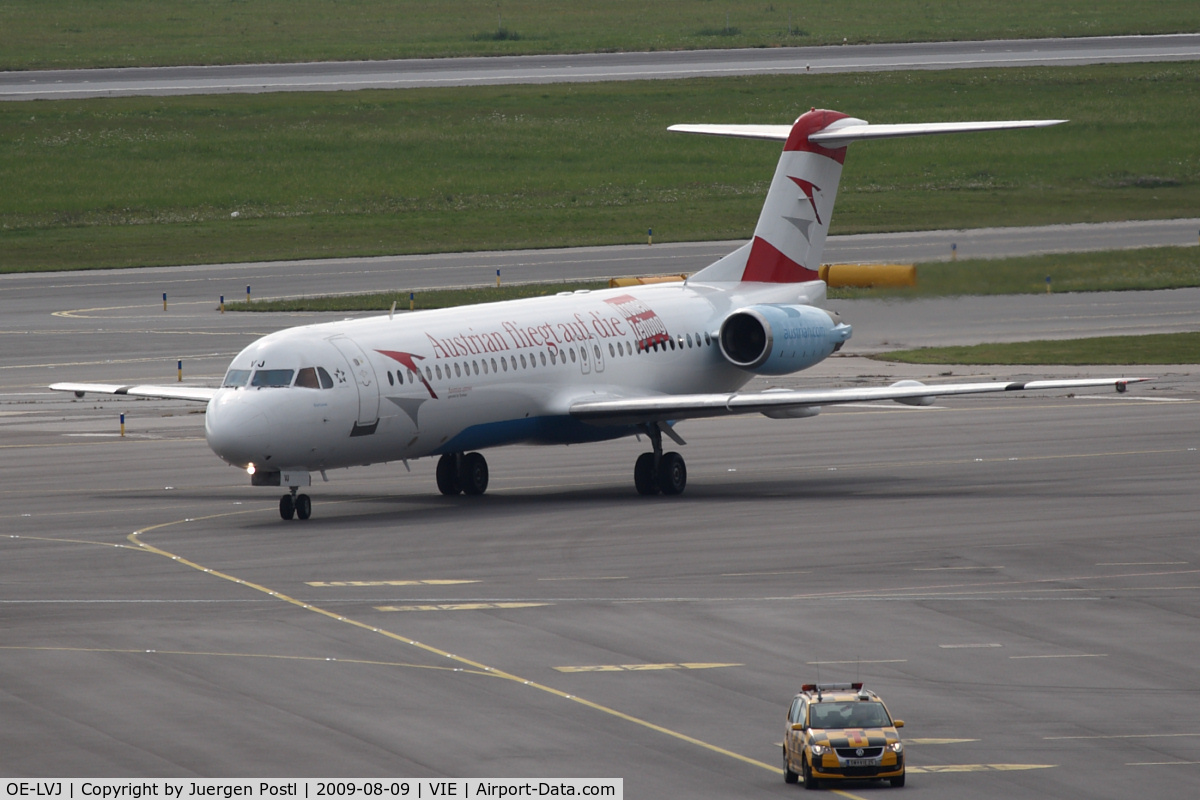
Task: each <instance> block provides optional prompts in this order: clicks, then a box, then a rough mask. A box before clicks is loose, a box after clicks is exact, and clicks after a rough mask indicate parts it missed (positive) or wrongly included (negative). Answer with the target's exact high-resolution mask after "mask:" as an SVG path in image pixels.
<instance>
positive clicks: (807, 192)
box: [788, 175, 825, 239]
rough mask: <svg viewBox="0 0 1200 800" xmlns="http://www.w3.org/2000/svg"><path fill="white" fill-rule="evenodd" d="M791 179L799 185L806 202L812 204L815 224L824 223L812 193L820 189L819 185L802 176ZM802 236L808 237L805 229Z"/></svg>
mask: <svg viewBox="0 0 1200 800" xmlns="http://www.w3.org/2000/svg"><path fill="white" fill-rule="evenodd" d="M788 177H789V178H791V177H792V176H790V175H789V176H788ZM792 181H793V182H794V183H795V184H796V185H797V186H799V187H800V191H802V192H804V196H805V197H807V198H808V202H809V204H810V205H811V206H812V210H813V216H815V217H816V218H817V224H818V225H824V224H825V223H824V222H821V212H820V211H818V210H817V198H816V197H815V196H814V195H813V193H814V192H819V191H821V187H820V186H816V185H815V184H813V183H811V182H810V181H806V180H804V179H803V178H792ZM804 238H806V239H807V238H808V233H807V231H805V237H804Z"/></svg>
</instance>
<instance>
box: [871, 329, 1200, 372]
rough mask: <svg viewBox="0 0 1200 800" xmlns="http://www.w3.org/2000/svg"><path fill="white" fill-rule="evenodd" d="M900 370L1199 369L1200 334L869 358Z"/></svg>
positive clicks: (987, 346) (928, 349)
mask: <svg viewBox="0 0 1200 800" xmlns="http://www.w3.org/2000/svg"><path fill="white" fill-rule="evenodd" d="M870 358H873V359H875V360H877V361H900V362H903V363H905V364H995V365H1014V366H1015V365H1021V364H1037V365H1092V364H1112V365H1122V364H1128V365H1135V364H1200V333H1156V334H1148V335H1145V336H1097V337H1092V338H1089V339H1058V340H1037V341H1032V342H1011V343H1008V344H979V345H972V346H962V347H924V348H920V349H918V350H893V351H891V352H887V353H878V354H875V355H872V356H870Z"/></svg>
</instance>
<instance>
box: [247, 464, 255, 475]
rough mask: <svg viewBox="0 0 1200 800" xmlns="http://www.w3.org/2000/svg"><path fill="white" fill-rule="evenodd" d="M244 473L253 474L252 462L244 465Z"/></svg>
mask: <svg viewBox="0 0 1200 800" xmlns="http://www.w3.org/2000/svg"><path fill="white" fill-rule="evenodd" d="M246 474H247V475H253V474H254V465H253V464H248V465H247V466H246Z"/></svg>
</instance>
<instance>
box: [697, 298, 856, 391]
mask: <svg viewBox="0 0 1200 800" xmlns="http://www.w3.org/2000/svg"><path fill="white" fill-rule="evenodd" d="M849 338H850V326H849V325H847V324H845V323H844V322H842V321H841V319H840V318H839V317H838V315H837V314H836V313H835V312H832V311H826V310H825V309H822V308H816V307H814V306H793V305H775V304H761V305H754V306H747V307H746V308H740V309H738V310H737V311H734V312H733V313H732V314H730V315H729V316H728V317H726V318H725V321H724V322H722V323H721V331H720V333H719V335H718V337H717V339H718V341H719V342H720V345H721V354H722V355H724V356H725V358H726V360H728V361H729V363H731V364H734V365H735V366H738V367H741V368H742V369H745V370H749V371H750V372H753V373H756V374H758V375H786V374H788V373H791V372H797V371H799V370H802V369H804V368H805V367H811V366H812V365H813V364H817V363H820V362H821V361H823V360H825V359H826V358H828V357H829V356H830V355H831V354H832V353H836V352H837V351H838V350H840V349H841V347H842V345H843V344H844V343H845V342H846V340H847V339H849Z"/></svg>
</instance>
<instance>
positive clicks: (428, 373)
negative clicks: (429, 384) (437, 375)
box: [425, 367, 433, 381]
mask: <svg viewBox="0 0 1200 800" xmlns="http://www.w3.org/2000/svg"><path fill="white" fill-rule="evenodd" d="M425 380H427V381H431V380H433V370H432V369H430V368H429V367H426V368H425Z"/></svg>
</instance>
